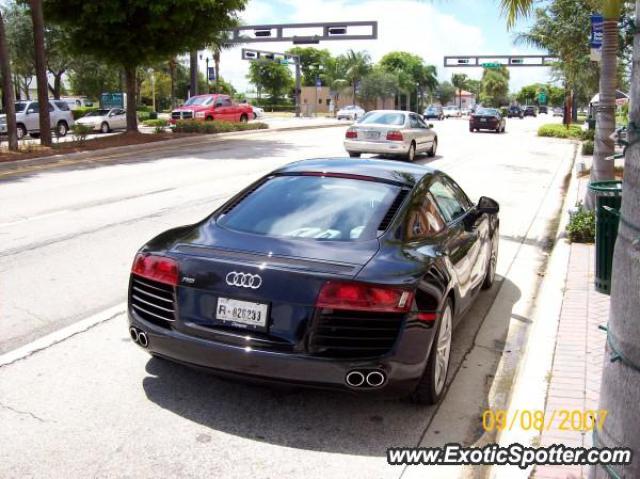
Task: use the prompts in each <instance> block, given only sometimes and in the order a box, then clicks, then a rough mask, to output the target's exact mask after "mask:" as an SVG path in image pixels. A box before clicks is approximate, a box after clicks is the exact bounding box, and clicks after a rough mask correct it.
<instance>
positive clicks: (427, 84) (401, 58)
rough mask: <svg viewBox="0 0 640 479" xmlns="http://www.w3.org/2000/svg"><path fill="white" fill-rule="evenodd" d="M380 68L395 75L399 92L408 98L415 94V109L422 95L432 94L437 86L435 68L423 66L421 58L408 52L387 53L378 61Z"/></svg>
mask: <svg viewBox="0 0 640 479" xmlns="http://www.w3.org/2000/svg"><path fill="white" fill-rule="evenodd" d="M380 66H381V67H382V68H383V69H385V70H386V71H388V72H391V73H393V74H394V75H396V77H397V79H398V83H399V85H400V88H401V90H402V91H403V92H405V93H406V94H407V95H408V96H411V94H412V93H413V92H416V98H417V101H416V108H419V106H418V103H419V101H420V97H421V96H422V93H423V92H424V91H425V90H427V91H430V92H433V91H434V90H435V88H436V87H437V85H438V81H437V79H436V76H437V72H436V68H435V67H434V66H433V65H425V63H424V60H423V59H422V58H421V57H419V56H418V55H414V54H412V53H409V52H404V51H393V52H389V53H387V54H386V55H384V56H383V57H382V58H381V59H380ZM409 103H410V102H409Z"/></svg>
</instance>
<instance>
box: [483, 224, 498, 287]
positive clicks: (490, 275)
mask: <svg viewBox="0 0 640 479" xmlns="http://www.w3.org/2000/svg"><path fill="white" fill-rule="evenodd" d="M499 244H500V234H499V230H498V228H496V230H495V231H494V232H493V238H492V239H491V256H490V257H489V263H488V264H487V271H486V273H485V276H484V281H483V282H482V289H489V288H491V286H493V283H494V281H495V279H496V264H497V263H498V246H499Z"/></svg>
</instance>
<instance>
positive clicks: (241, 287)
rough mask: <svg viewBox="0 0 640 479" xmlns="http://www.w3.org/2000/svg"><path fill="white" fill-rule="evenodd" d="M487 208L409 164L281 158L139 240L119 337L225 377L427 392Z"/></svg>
mask: <svg viewBox="0 0 640 479" xmlns="http://www.w3.org/2000/svg"><path fill="white" fill-rule="evenodd" d="M285 199H286V200H285ZM498 213H499V205H498V203H496V202H495V201H494V200H492V199H490V198H487V197H484V196H483V197H481V198H480V201H479V202H478V203H477V204H474V203H472V202H471V200H469V197H468V196H467V195H466V194H465V193H464V192H463V190H462V189H461V188H460V187H459V186H458V185H457V184H456V182H455V181H453V179H451V178H450V177H449V176H447V175H445V174H444V173H442V172H440V171H438V170H435V169H432V168H427V167H424V166H420V165H411V164H403V163H400V162H389V161H383V160H375V159H368V160H350V159H344V158H338V159H330V160H329V159H317V160H306V161H299V162H294V163H290V164H289V165H286V166H284V167H282V168H281V169H278V170H276V171H273V172H271V173H269V174H268V175H266V176H264V177H262V178H261V179H259V180H258V181H256V182H255V183H253V184H251V185H250V186H248V187H247V188H246V189H244V190H243V191H241V192H239V193H238V194H237V195H234V196H233V197H232V198H231V199H230V200H228V201H227V202H226V203H224V204H223V205H222V206H221V207H219V208H218V209H217V210H215V211H214V212H213V213H212V214H211V215H209V216H207V217H206V218H204V219H203V220H201V221H199V222H197V223H195V224H193V225H189V226H184V227H180V228H174V229H171V230H168V231H165V232H164V233H162V234H160V235H159V236H157V237H155V238H154V239H152V240H150V241H149V242H148V243H147V244H145V245H144V246H143V247H142V248H141V249H140V250H139V251H138V253H137V254H136V256H135V259H134V261H133V266H132V270H131V275H130V280H129V294H128V308H127V310H128V317H129V335H130V337H131V339H132V340H133V342H134V343H136V344H137V345H138V346H140V347H141V348H143V349H144V350H145V351H146V352H148V353H149V354H151V355H153V356H157V357H160V358H164V359H167V360H170V361H175V362H177V363H180V364H186V365H190V366H193V367H197V368H206V369H208V370H210V371H211V372H212V373H213V374H218V375H221V376H223V377H225V376H226V377H231V378H240V379H244V380H246V381H249V382H250V381H257V382H261V383H265V382H266V383H270V382H271V383H277V384H294V385H296V386H307V387H313V388H324V389H328V390H333V391H345V392H351V393H355V394H360V395H363V396H377V397H410V398H411V399H412V400H413V401H414V402H417V403H421V404H432V403H436V402H438V401H439V400H440V399H441V397H442V395H443V392H444V390H445V384H446V378H447V374H448V370H449V357H450V352H451V344H452V337H453V335H454V334H455V333H456V329H454V328H455V326H456V324H457V323H458V322H459V321H460V319H461V318H462V317H463V314H464V313H465V312H466V311H467V310H468V309H469V308H470V307H471V306H472V304H473V302H474V300H475V299H476V298H477V297H478V295H479V294H480V291H481V290H482V289H488V288H490V287H491V286H492V284H493V282H494V278H495V271H496V262H497V257H498V242H499V218H498Z"/></svg>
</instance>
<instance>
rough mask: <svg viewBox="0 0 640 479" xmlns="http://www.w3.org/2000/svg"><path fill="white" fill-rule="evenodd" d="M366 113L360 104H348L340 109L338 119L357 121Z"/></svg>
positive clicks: (337, 114)
mask: <svg viewBox="0 0 640 479" xmlns="http://www.w3.org/2000/svg"><path fill="white" fill-rule="evenodd" d="M365 113H366V112H365V111H364V109H362V108H360V107H359V106H358V105H347V106H345V107H342V108H340V109H339V110H338V113H336V118H337V119H338V120H353V121H356V120H357V119H358V118H362V117H363V116H364V115H365Z"/></svg>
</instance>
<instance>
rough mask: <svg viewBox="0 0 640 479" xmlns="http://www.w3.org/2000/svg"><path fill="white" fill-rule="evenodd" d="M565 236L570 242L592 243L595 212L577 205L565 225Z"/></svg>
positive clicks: (594, 228)
mask: <svg viewBox="0 0 640 479" xmlns="http://www.w3.org/2000/svg"><path fill="white" fill-rule="evenodd" d="M567 236H568V237H569V241H571V242H572V243H593V241H594V240H595V236H596V214H595V212H594V211H589V210H586V209H585V208H583V206H582V204H579V205H578V210H577V211H576V212H574V213H572V214H571V219H570V220H569V224H568V225H567Z"/></svg>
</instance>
